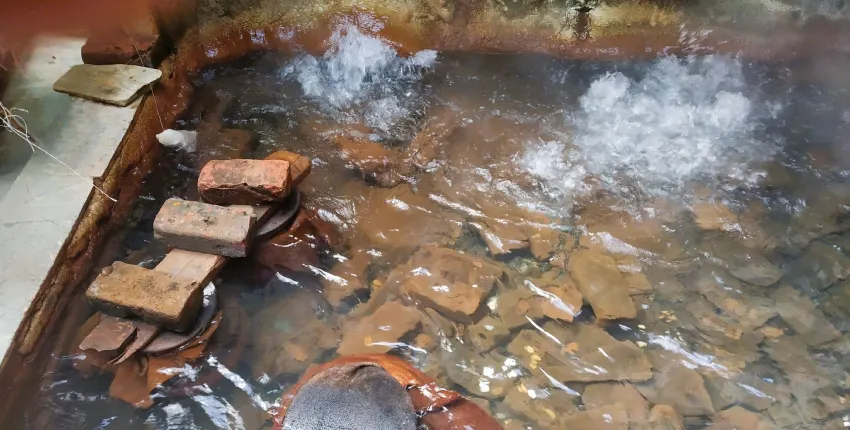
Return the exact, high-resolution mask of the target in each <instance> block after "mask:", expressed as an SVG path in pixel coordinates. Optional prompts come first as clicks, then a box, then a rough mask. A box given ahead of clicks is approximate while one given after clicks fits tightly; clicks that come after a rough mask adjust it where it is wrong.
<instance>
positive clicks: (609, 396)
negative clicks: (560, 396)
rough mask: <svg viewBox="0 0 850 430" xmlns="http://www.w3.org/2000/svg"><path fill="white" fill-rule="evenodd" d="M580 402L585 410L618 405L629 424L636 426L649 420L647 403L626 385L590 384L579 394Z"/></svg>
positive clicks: (633, 389) (636, 391) (611, 383)
mask: <svg viewBox="0 0 850 430" xmlns="http://www.w3.org/2000/svg"><path fill="white" fill-rule="evenodd" d="M581 402H582V403H584V407H585V408H586V409H593V408H599V407H602V406H608V405H616V404H620V405H622V406H623V407H624V408H625V409H626V414H627V416H628V418H629V422H631V423H632V424H633V425H636V426H639V425H641V424H645V423H646V422H647V421H648V420H649V403H647V401H646V399H644V398H643V396H642V395H641V394H640V392H639V391H638V390H637V389H636V388H635V387H634V386H633V385H631V384H628V383H617V382H604V383H599V384H590V385H588V386H587V387H586V388H585V389H584V392H582V393H581Z"/></svg>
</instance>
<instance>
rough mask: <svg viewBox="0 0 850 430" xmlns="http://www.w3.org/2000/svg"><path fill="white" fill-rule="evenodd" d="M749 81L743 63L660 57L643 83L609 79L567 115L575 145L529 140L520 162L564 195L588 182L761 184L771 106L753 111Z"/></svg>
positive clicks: (648, 187) (655, 190)
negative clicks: (762, 137) (761, 136)
mask: <svg viewBox="0 0 850 430" xmlns="http://www.w3.org/2000/svg"><path fill="white" fill-rule="evenodd" d="M744 84H745V83H744V79H743V76H742V70H741V65H740V63H738V62H737V61H734V60H731V59H728V58H724V57H705V58H703V59H700V60H695V59H688V60H679V59H676V58H673V57H667V58H662V59H660V60H658V61H657V62H655V63H654V64H653V65H652V66H651V67H650V68H649V70H648V71H647V73H646V75H645V76H644V77H643V78H642V79H640V80H632V79H630V78H628V77H626V76H625V75H623V74H622V73H612V74H608V75H606V76H603V77H601V78H599V79H597V80H596V81H594V82H593V83H592V84H591V86H590V88H589V89H588V90H587V92H586V93H585V94H584V96H582V97H581V99H580V103H579V106H578V110H577V112H576V113H575V114H574V115H572V116H571V118H569V121H570V122H571V123H572V126H573V127H574V130H575V131H574V133H575V134H574V138H573V142H572V143H573V145H574V146H568V145H567V144H566V143H564V142H558V141H555V142H543V143H537V144H532V145H530V146H529V147H528V148H527V150H526V152H525V154H524V157H523V159H522V161H523V163H524V165H525V166H526V168H527V169H528V171H529V172H530V173H532V174H534V175H536V176H538V177H540V178H541V179H543V180H544V183H545V184H546V186H547V187H549V191H550V192H551V193H552V194H553V195H556V196H560V197H571V196H575V195H577V194H582V193H584V192H587V191H588V190H589V188H590V187H589V186H588V185H587V183H588V182H598V183H599V185H600V186H602V187H604V188H607V189H611V190H614V191H624V190H625V189H626V188H627V187H628V188H631V189H635V188H637V189H638V190H640V191H641V192H643V193H647V194H662V193H669V192H677V191H681V190H682V189H683V188H684V186H685V183H686V182H687V181H701V182H703V183H707V184H718V183H733V184H735V185H736V186H752V185H755V184H756V183H757V181H758V179H759V177H760V172H759V171H758V167H759V163H761V162H764V161H767V160H768V159H769V158H770V157H771V156H772V155H773V153H774V152H775V148H774V147H773V145H772V144H770V143H767V142H764V141H759V140H758V139H756V137H755V134H756V132H757V131H758V130H759V128H760V127H761V122H760V119H761V118H760V117H761V116H762V115H763V113H762V112H761V111H769V110H770V109H757V106H755V105H754V103H753V102H752V101H751V100H750V99H748V98H747V96H745V95H744V94H743V93H742V92H741V91H742V89H743V88H744ZM762 107H764V106H758V108H762Z"/></svg>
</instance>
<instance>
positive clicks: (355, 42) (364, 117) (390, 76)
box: [284, 24, 437, 137]
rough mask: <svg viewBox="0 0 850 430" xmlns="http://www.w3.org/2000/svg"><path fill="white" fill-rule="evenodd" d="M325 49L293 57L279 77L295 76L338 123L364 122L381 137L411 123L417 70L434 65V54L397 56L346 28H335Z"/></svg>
mask: <svg viewBox="0 0 850 430" xmlns="http://www.w3.org/2000/svg"><path fill="white" fill-rule="evenodd" d="M330 45H331V47H330V49H328V51H327V52H326V53H325V55H324V56H322V57H319V58H317V57H313V56H311V55H302V56H300V57H298V58H296V59H295V60H294V61H293V62H292V63H291V64H290V65H289V66H288V67H286V68H285V69H284V75H285V76H294V77H295V79H297V80H298V82H299V83H300V84H301V87H302V89H303V91H304V94H305V95H306V96H308V97H310V98H312V99H314V100H316V101H318V102H319V103H320V105H322V107H323V108H324V109H325V110H327V111H328V112H329V113H331V114H332V115H334V116H336V117H337V119H341V120H348V121H351V122H364V123H365V124H366V125H367V126H369V127H370V128H372V129H373V130H375V131H377V132H379V133H380V134H383V135H385V136H389V135H393V134H396V135H397V134H398V133H397V132H398V130H396V126H397V125H398V124H399V123H400V122H402V121H403V120H407V119H410V117H411V116H413V115H414V114H415V112H414V111H415V110H417V109H418V108H419V105H420V104H421V103H422V99H421V93H422V91H420V90H419V89H418V88H417V86H418V84H419V83H420V80H421V77H422V72H423V71H424V70H425V69H427V68H429V67H431V66H432V65H433V64H434V63H435V62H436V60H437V52H436V51H431V50H426V51H420V52H418V53H416V54H415V55H413V56H410V57H407V58H402V57H399V56H398V54H397V53H396V51H395V49H393V48H392V47H391V46H390V45H389V44H387V43H386V42H384V41H383V40H381V39H380V38H378V37H375V36H372V35H367V34H364V33H363V32H361V31H360V30H359V29H358V28H357V27H355V26H354V25H350V24H349V25H343V26H340V27H338V28H337V29H336V30H335V32H334V34H333V35H332V36H331V39H330ZM394 132H396V133H394ZM394 137H399V136H394Z"/></svg>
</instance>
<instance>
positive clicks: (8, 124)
mask: <svg viewBox="0 0 850 430" xmlns="http://www.w3.org/2000/svg"><path fill="white" fill-rule="evenodd" d="M16 112H26V111H25V110H23V109H16V108H11V109H9V108H7V107H6V106H5V105H3V103H2V102H0V127H3V128H4V129H6V130H8V131H9V132H11V133H12V134H14V135H16V136H18V137H20V138H21V139H23V140H24V141H25V142H27V143H28V144H29V146H30V149H31V150H32V152H35V150H36V149H37V150H39V151H41V152H43V153H44V154H46V155H47V156H48V157H50V158H52V159H53V160H55V161H56V162H57V163H59V164H61V165H63V166H65V167H66V168H67V169H68V170H70V171H71V172H72V173H73V174H75V175H77V176H78V177H80V179H82V180H84V181H86V182H88V183H90V184H91V186H92V187H94V188H95V189H96V190H98V191H100V193H101V194H103V195H104V196H106V198H108V199H109V200H112V201H113V202H115V201H117V200H115V199H114V198H112V197H111V196H110V195H109V194H107V193H106V191H104V190H103V189H102V188H100V187H98V186H97V185H95V183H94V181H92V180H91V179H90V178H86V177H85V176H83V175H81V174H79V173H78V172H77V171H76V170H74V169H73V168H71V166H69V165H67V164H65V162H64V161H62V160H60V159H58V158H56V157H54V156H53V154H51V153H49V152H47V151H46V150H45V149H44V148H42V147H41V146H40V145H38V144H37V143H36V140H35V138H34V137H33V136H32V135H31V134H30V133H29V129H28V128H27V122H26V121H25V120H24V119H23V118H22V117H21V116H20V115H18V114H17V113H16Z"/></svg>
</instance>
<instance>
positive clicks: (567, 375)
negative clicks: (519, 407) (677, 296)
mask: <svg viewBox="0 0 850 430" xmlns="http://www.w3.org/2000/svg"><path fill="white" fill-rule="evenodd" d="M508 351H509V352H510V353H511V354H513V356H514V357H516V358H517V359H518V360H519V361H520V363H522V364H523V366H525V367H526V368H527V369H529V370H531V371H532V372H546V373H545V374H547V375H551V377H553V378H555V379H556V380H558V381H562V382H603V381H621V380H628V381H646V380H648V379H650V378H652V366H651V365H650V363H649V360H647V358H646V357H645V356H644V354H643V352H642V351H641V350H640V348H638V347H637V346H635V344H633V343H632V342H629V341H618V340H616V339H614V338H613V337H611V335H609V334H608V333H606V332H605V331H604V330H602V329H600V328H598V327H594V326H591V325H587V324H580V325H578V326H571V327H570V328H569V329H565V328H562V327H559V326H558V325H557V324H555V323H553V322H548V323H546V324H545V325H544V326H543V327H542V329H541V330H540V331H537V330H530V329H526V330H522V331H521V332H520V333H519V334H517V336H516V337H514V339H513V340H512V341H511V343H510V344H509V345H508ZM538 369H539V370H538Z"/></svg>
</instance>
